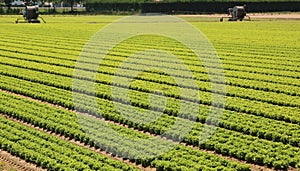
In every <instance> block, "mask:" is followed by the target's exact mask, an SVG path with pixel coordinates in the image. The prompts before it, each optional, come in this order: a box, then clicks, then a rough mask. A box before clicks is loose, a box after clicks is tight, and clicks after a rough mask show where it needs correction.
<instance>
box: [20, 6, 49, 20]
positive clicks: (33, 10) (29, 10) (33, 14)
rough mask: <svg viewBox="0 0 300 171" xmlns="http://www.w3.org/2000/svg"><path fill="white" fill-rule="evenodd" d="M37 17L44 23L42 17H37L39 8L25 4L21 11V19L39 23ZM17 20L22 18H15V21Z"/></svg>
mask: <svg viewBox="0 0 300 171" xmlns="http://www.w3.org/2000/svg"><path fill="white" fill-rule="evenodd" d="M38 18H41V19H42V20H43V22H44V23H46V21H45V20H44V19H43V18H42V17H39V8H38V7H37V6H26V7H25V11H24V12H23V20H24V21H25V22H28V23H40V20H38ZM19 20H22V19H20V18H18V19H17V20H16V23H19Z"/></svg>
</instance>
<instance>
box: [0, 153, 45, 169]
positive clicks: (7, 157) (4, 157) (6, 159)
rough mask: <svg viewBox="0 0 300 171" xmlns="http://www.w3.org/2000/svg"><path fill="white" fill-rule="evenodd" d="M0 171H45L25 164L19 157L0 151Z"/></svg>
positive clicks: (30, 164)
mask: <svg viewBox="0 0 300 171" xmlns="http://www.w3.org/2000/svg"><path fill="white" fill-rule="evenodd" d="M0 163H1V164H0V171H11V170H16V171H45V169H42V168H41V167H37V166H36V165H34V164H32V163H27V162H26V161H25V160H22V159H20V158H19V157H16V156H13V155H11V154H10V153H8V152H6V151H3V150H1V149H0Z"/></svg>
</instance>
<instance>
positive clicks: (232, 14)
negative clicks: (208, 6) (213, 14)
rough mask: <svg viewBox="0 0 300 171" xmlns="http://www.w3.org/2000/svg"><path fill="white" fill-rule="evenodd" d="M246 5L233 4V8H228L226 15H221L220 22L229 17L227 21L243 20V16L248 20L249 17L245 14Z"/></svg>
mask: <svg viewBox="0 0 300 171" xmlns="http://www.w3.org/2000/svg"><path fill="white" fill-rule="evenodd" d="M245 7H246V5H244V6H234V7H233V8H228V15H229V16H228V17H221V18H220V21H221V22H222V21H223V19H224V18H229V19H228V21H238V20H239V21H243V20H244V18H245V17H247V18H248V20H249V21H250V20H251V19H250V17H249V16H248V15H247V13H246V10H245Z"/></svg>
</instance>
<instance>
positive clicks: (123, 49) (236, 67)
mask: <svg viewBox="0 0 300 171" xmlns="http://www.w3.org/2000/svg"><path fill="white" fill-rule="evenodd" d="M6 46H11V47H14V49H16V48H18V47H19V45H16V44H13V43H6ZM104 46H105V45H104ZM128 46H130V47H131V45H130V44H128V45H126V44H125V45H119V46H118V48H117V49H116V51H115V52H114V51H113V54H114V55H117V54H119V53H121V54H124V53H125V54H126V53H127V54H128V53H130V52H132V51H133V50H135V51H138V50H143V49H141V48H136V46H138V45H135V48H132V47H131V48H127V47H128ZM140 46H141V45H140ZM28 47H30V48H29V50H30V49H31V50H40V49H43V54H44V55H45V54H47V53H49V52H51V53H52V54H53V53H57V49H53V48H49V47H45V48H43V47H40V46H39V48H34V47H32V45H31V44H30V46H28ZM149 47H151V48H156V47H153V46H149ZM86 48H88V47H86ZM95 48H96V47H91V48H89V49H91V50H93V49H95ZM102 48H104V49H105V47H102ZM22 49H23V50H24V49H27V48H26V46H25V47H24V46H22ZM96 49H97V50H98V51H99V47H97V48H96ZM172 50H173V51H174V48H172ZM179 50H182V49H180V48H179ZM179 50H178V51H179ZM74 51H75V52H73V51H71V50H64V49H61V50H60V52H59V54H60V56H61V55H66V54H68V55H71V54H72V55H74V56H77V55H78V51H76V50H74ZM35 53H37V52H35ZM174 53H175V54H176V55H179V56H184V58H182V59H183V60H184V61H185V63H186V64H192V65H196V66H198V67H199V66H202V65H201V63H199V59H198V58H195V57H194V56H193V54H187V52H185V51H184V49H183V51H179V52H176V51H175V52H174ZM56 56H57V55H56ZM189 56H191V57H189ZM248 56H249V54H248ZM160 60H161V61H162V62H164V63H172V62H173V61H172V60H170V59H168V57H165V58H163V59H162V58H161V59H160ZM204 61H205V63H206V64H207V65H208V67H216V66H218V65H216V64H215V61H211V60H210V58H208V59H204ZM202 62H203V61H202ZM227 63H228V62H226V60H225V61H222V64H223V68H220V69H225V71H228V72H236V71H239V72H246V73H252V72H253V69H254V70H255V74H256V75H257V74H259V73H260V72H259V71H258V70H259V67H258V66H257V65H253V66H252V65H249V64H248V63H247V64H245V62H243V61H241V62H235V63H233V64H230V63H231V62H229V63H228V64H229V65H228V64H227ZM239 65H240V66H239ZM243 65H248V66H247V67H246V68H248V67H251V69H250V70H247V71H246V70H244V69H245V67H241V66H243ZM263 65H264V66H265V65H266V64H265V63H264V64H263ZM257 67H258V68H257ZM261 67H262V68H261V70H262V73H260V74H262V76H263V75H269V76H270V75H272V76H275V77H276V76H277V75H276V74H279V73H280V74H281V75H279V76H284V77H286V78H288V77H291V78H295V77H296V78H297V77H298V75H297V74H296V75H294V74H295V72H294V71H295V69H297V68H295V69H294V70H291V71H289V70H288V68H290V67H288V68H286V69H282V68H279V69H278V68H276V67H278V65H276V67H275V65H274V66H270V68H269V69H271V70H270V72H266V71H267V69H266V68H265V67H263V66H261ZM199 68H202V67H199ZM241 69H242V70H241ZM274 70H275V71H276V70H277V71H281V72H277V71H276V72H274ZM283 72H287V73H286V74H284V75H282V74H283ZM262 78H263V77H262Z"/></svg>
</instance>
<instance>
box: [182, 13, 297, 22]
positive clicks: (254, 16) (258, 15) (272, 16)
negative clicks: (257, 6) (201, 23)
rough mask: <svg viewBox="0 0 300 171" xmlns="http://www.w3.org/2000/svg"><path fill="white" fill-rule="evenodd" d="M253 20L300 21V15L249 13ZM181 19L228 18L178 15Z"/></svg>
mask: <svg viewBox="0 0 300 171" xmlns="http://www.w3.org/2000/svg"><path fill="white" fill-rule="evenodd" d="M248 15H249V16H250V17H251V19H252V20H255V19H293V20H300V13H298V12H295V13H248ZM178 16H179V17H183V18H184V17H188V18H189V17H191V18H221V17H225V16H227V14H225V13H224V14H209V15H206V14H204V15H178Z"/></svg>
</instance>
